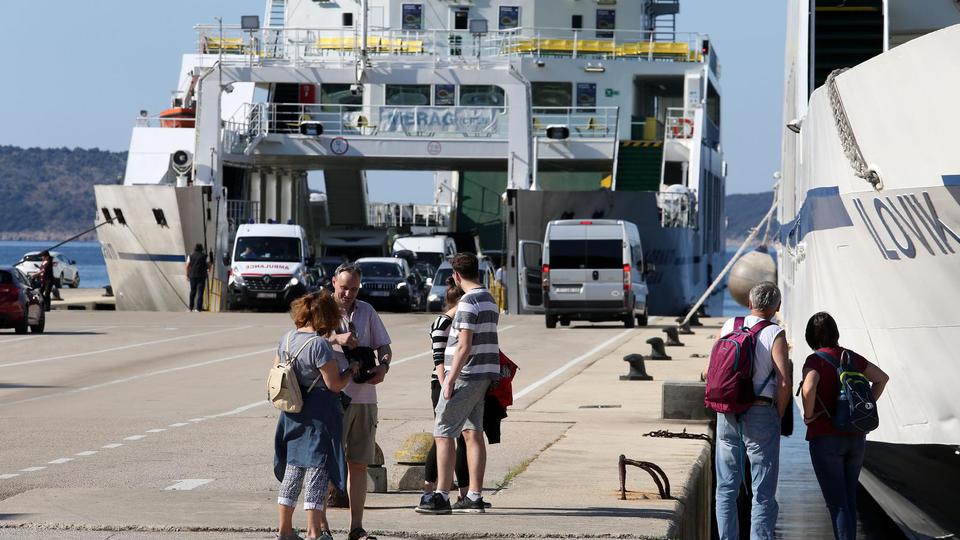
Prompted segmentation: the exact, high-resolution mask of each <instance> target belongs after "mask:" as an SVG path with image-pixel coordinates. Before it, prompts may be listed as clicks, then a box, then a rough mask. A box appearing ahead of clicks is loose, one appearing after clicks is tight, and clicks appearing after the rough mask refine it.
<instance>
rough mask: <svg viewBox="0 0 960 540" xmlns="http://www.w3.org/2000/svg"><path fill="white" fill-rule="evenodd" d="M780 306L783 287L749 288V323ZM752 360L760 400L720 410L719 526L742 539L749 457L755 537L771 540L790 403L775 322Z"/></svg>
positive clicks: (727, 539) (725, 538)
mask: <svg viewBox="0 0 960 540" xmlns="http://www.w3.org/2000/svg"><path fill="white" fill-rule="evenodd" d="M779 310H780V290H779V289H778V288H777V286H776V284H774V283H772V282H769V281H764V282H761V283H758V284H757V285H755V286H754V287H753V288H752V289H750V315H747V316H746V317H745V318H744V320H743V325H744V326H745V327H747V328H750V327H752V326H753V325H755V324H757V323H759V322H760V321H761V320H766V321H770V320H772V319H773V317H774V316H775V315H776V314H777V311H779ZM734 320H735V319H730V320H728V321H727V322H726V323H724V325H723V328H722V329H721V330H720V336H725V335H727V334H729V333H730V332H732V331H733V330H734ZM756 341H757V350H756V356H755V357H754V364H753V388H754V393H755V395H756V400H755V401H754V403H753V406H751V407H750V408H749V409H747V411H746V412H744V413H742V414H733V413H728V414H717V447H716V456H717V462H716V467H717V497H716V499H717V529H718V530H719V533H720V538H721V539H722V540H737V539H738V538H739V524H738V521H737V495H738V493H739V491H740V483H741V482H742V481H743V478H744V471H743V467H744V456H748V457H749V460H750V474H749V476H750V477H751V478H752V479H753V505H752V511H751V517H750V538H751V539H753V540H758V539H759V540H764V539H770V540H772V539H773V537H774V535H773V533H774V528H775V526H776V524H777V513H778V512H779V507H778V505H777V500H776V493H777V478H778V476H779V473H780V419H781V418H782V417H783V414H784V411H786V409H787V407H789V406H790V373H789V371H788V367H787V366H788V359H787V358H788V356H787V354H788V350H787V341H786V338H785V337H784V331H783V329H782V328H780V327H779V326H777V325H776V324H770V325H769V326H767V327H766V328H764V329H763V330H761V331H760V332H759V335H757V340H756Z"/></svg>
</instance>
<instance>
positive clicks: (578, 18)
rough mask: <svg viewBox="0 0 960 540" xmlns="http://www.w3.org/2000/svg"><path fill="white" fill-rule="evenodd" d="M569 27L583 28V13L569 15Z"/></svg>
mask: <svg viewBox="0 0 960 540" xmlns="http://www.w3.org/2000/svg"><path fill="white" fill-rule="evenodd" d="M570 28H573V29H574V30H579V29H581V28H583V15H572V16H571V17H570Z"/></svg>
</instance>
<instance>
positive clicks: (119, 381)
mask: <svg viewBox="0 0 960 540" xmlns="http://www.w3.org/2000/svg"><path fill="white" fill-rule="evenodd" d="M276 350H277V349H276V348H275V347H271V348H269V349H261V350H259V351H253V352H248V353H243V354H237V355H234V356H227V357H224V358H217V359H215V360H207V361H206V362H200V363H197V364H190V365H186V366H177V367H173V368H167V369H161V370H158V371H151V372H149V373H144V374H142V375H132V376H130V377H124V378H123V379H115V380H112V381H108V382H105V383H100V384H94V385H91V386H84V387H82V388H74V389H73V390H66V391H64V392H56V393H52V394H45V395H42V396H36V397H32V398H26V399H20V400H16V401H5V402H2V403H0V406H3V405H17V404H20V403H28V402H31V401H40V400H43V399H50V398H53V397H61V396H63V395H65V394H76V393H78V392H86V391H88V390H96V389H98V388H103V387H106V386H112V385H115V384H123V383H127V382H130V381H136V380H139V379H145V378H147V377H156V376H157V375H166V374H168V373H174V372H177V371H183V370H185V369H194V368H198V367H204V366H209V365H211V364H218V363H220V362H228V361H230V360H236V359H238V358H244V357H247V356H253V355H256V354H263V353H265V352H272V351H276Z"/></svg>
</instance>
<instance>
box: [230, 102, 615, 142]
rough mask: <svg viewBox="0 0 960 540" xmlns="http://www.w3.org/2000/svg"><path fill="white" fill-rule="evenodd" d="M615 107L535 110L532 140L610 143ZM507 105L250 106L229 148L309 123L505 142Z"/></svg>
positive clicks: (353, 132)
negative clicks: (552, 129) (550, 130)
mask: <svg viewBox="0 0 960 540" xmlns="http://www.w3.org/2000/svg"><path fill="white" fill-rule="evenodd" d="M618 111H619V109H618V108H617V107H591V108H583V107H537V108H535V109H534V110H533V116H532V123H533V125H532V131H533V135H534V136H538V135H539V136H543V135H545V134H546V128H547V127H548V126H551V125H564V126H567V127H568V128H569V130H570V137H571V138H581V139H610V140H612V139H613V138H614V137H615V136H616V126H617V121H618V114H619V112H618ZM508 114H509V107H505V106H499V107H498V106H486V107H474V106H450V107H444V106H428V105H422V106H421V105H342V104H325V103H316V104H314V103H248V104H245V105H244V106H243V107H241V108H240V110H238V111H237V112H236V113H235V114H234V115H233V117H232V118H231V120H229V121H227V122H225V132H230V133H229V134H226V133H225V135H224V138H225V140H224V143H225V146H226V147H227V148H229V149H231V151H236V149H237V147H238V145H244V144H249V143H250V142H252V141H253V140H255V139H256V138H257V137H263V136H266V135H270V134H286V135H295V134H299V133H300V129H301V127H302V126H303V125H304V124H305V123H319V124H320V125H321V126H322V128H323V135H324V136H351V137H370V138H378V139H390V138H408V137H425V138H435V139H451V138H461V139H462V138H478V139H486V140H506V139H507V128H508V125H507V124H508V122H507V115H508Z"/></svg>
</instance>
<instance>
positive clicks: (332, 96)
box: [320, 84, 363, 112]
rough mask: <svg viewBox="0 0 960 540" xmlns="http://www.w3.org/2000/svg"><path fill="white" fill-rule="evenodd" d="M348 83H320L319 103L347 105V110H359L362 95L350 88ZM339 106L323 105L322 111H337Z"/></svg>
mask: <svg viewBox="0 0 960 540" xmlns="http://www.w3.org/2000/svg"><path fill="white" fill-rule="evenodd" d="M351 86H352V85H349V84H322V85H320V103H323V104H324V105H348V107H343V109H344V110H347V111H359V110H360V107H361V106H362V105H363V95H361V94H360V93H358V92H354V91H351V90H350V87H351ZM339 110H340V107H323V112H337V111H339Z"/></svg>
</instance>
